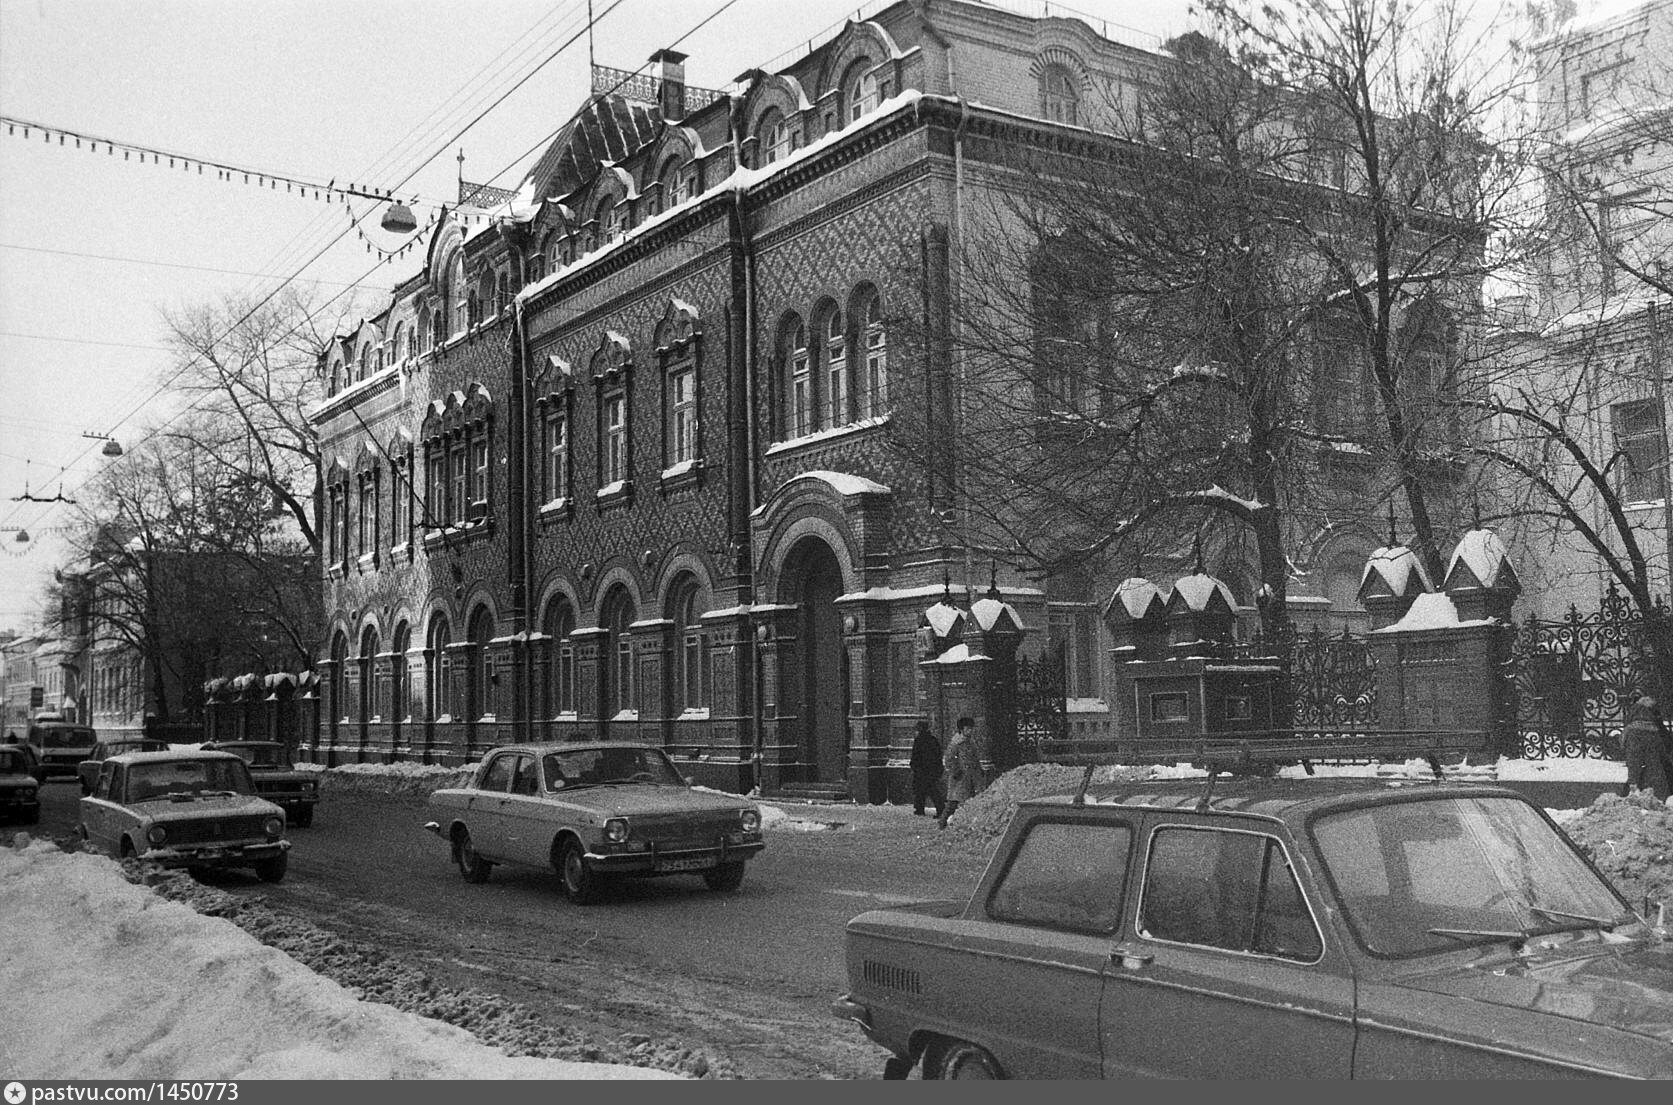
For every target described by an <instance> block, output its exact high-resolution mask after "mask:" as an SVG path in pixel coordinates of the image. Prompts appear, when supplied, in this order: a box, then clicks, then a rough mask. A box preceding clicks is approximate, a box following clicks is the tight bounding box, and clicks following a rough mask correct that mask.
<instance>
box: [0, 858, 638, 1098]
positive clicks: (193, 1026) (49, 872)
mask: <svg viewBox="0 0 1673 1105" xmlns="http://www.w3.org/2000/svg"><path fill="white" fill-rule="evenodd" d="M188 881H189V880H188ZM0 931H3V932H4V933H5V934H6V952H7V954H6V955H5V956H4V957H0V993H7V994H11V995H14V996H15V995H24V994H33V995H37V996H38V997H39V998H40V999H41V1000H34V1001H10V1002H7V1015H6V1020H5V1022H4V1025H3V1026H0V1053H5V1054H7V1055H9V1056H10V1057H11V1068H10V1069H8V1070H7V1071H6V1072H5V1073H6V1075H7V1076H8V1077H15V1078H21V1079H49V1078H51V1079H64V1078H101V1079H110V1078H116V1079H152V1078H168V1079H175V1078H188V1079H215V1080H230V1079H239V1080H242V1079H249V1078H286V1079H296V1078H302V1079H313V1078H332V1079H337V1078H370V1079H393V1078H424V1079H437V1078H447V1079H467V1078H468V1079H485V1078H494V1079H502V1078H531V1079H532V1078H543V1079H592V1078H601V1079H602V1078H660V1077H668V1076H669V1075H668V1074H667V1073H666V1072H664V1071H654V1070H648V1069H644V1068H639V1067H632V1066H616V1065H610V1064H603V1063H587V1062H571V1061H567V1060H559V1059H537V1058H514V1057H512V1056H510V1055H507V1054H506V1053H505V1052H504V1051H501V1050H499V1049H497V1048H493V1047H488V1046H486V1045H484V1044H483V1043H482V1042H481V1041H480V1040H478V1039H477V1038H476V1037H474V1036H472V1035H471V1034H470V1033H468V1032H466V1031H464V1030H463V1029H461V1028H456V1027H454V1026H452V1025H449V1024H444V1023H442V1022H441V1021H439V1020H434V1019H431V1018H427V1017H421V1016H415V1015H413V1014H411V1013H404V1012H401V1011H399V1010H397V1009H394V1008H391V1007H390V1006H388V1005H381V1004H377V1003H375V1002H368V1001H362V1000H359V999H358V998H357V997H355V996H354V994H352V993H350V992H349V991H348V990H346V989H344V988H343V987H342V986H341V985H339V984H337V983H336V982H332V981H330V980H328V979H325V978H322V977H320V976H319V975H317V974H315V973H314V972H313V971H311V970H309V969H308V968H307V967H304V966H303V965H302V964H301V963H298V962H297V961H296V960H295V959H292V958H291V957H290V956H289V955H286V954H285V953H284V952H282V951H279V950H277V949H276V948H271V947H268V946H266V945H265V944H263V943H261V942H260V941H259V940H257V939H256V938H255V937H254V936H252V935H250V934H249V933H246V932H244V931H242V930H241V929H240V928H239V927H238V926H237V925H234V924H231V923H229V922H228V921H226V920H222V919H219V918H214V917H206V916H202V915H200V914H199V913H198V912H197V911H195V910H193V909H191V908H190V907H188V906H186V905H183V904H180V903H176V902H171V901H166V900H164V899H163V898H160V897H158V896H157V895H156V894H154V893H152V892H151V891H150V890H148V889H146V888H144V887H141V886H135V885H132V884H130V883H129V882H128V881H126V880H125V879H124V878H123V877H122V874H121V869H120V868H119V867H117V866H116V865H115V864H113V863H111V862H110V861H109V860H108V859H103V858H100V857H97V856H91V855H83V854H66V853H64V852H61V851H59V850H58V849H57V848H56V847H53V846H52V845H49V844H46V843H44V842H34V843H31V842H29V839H28V837H27V835H26V834H20V835H19V837H18V839H17V843H16V845H15V846H14V848H13V849H11V850H7V851H0ZM47 995H51V997H50V999H47V997H46V996H47ZM229 1011H232V1012H230V1013H229Z"/></svg>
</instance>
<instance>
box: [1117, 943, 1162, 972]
mask: <svg viewBox="0 0 1673 1105" xmlns="http://www.w3.org/2000/svg"><path fill="white" fill-rule="evenodd" d="M1155 958H1156V956H1155V954H1154V953H1153V952H1148V951H1145V950H1144V949H1143V948H1141V947H1139V946H1138V945H1137V944H1117V945H1116V946H1115V947H1113V948H1111V949H1110V962H1111V963H1113V964H1115V965H1116V966H1118V967H1123V968H1125V969H1127V970H1129V971H1136V970H1139V969H1140V968H1141V967H1148V966H1150V964H1151V963H1152V962H1153V961H1154V960H1155Z"/></svg>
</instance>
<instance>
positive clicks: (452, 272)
mask: <svg viewBox="0 0 1673 1105" xmlns="http://www.w3.org/2000/svg"><path fill="white" fill-rule="evenodd" d="M447 274H448V275H447V294H448V303H449V311H448V321H449V324H450V325H449V328H448V334H447V336H448V337H453V336H454V335H456V334H463V333H464V332H465V331H466V330H468V329H469V328H470V322H471V320H470V286H469V285H468V284H466V283H465V252H464V250H459V251H458V252H456V253H455V254H454V255H453V261H452V263H451V264H449V265H448V267H447Z"/></svg>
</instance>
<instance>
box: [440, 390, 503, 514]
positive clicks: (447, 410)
mask: <svg viewBox="0 0 1673 1105" xmlns="http://www.w3.org/2000/svg"><path fill="white" fill-rule="evenodd" d="M423 438H424V441H423V450H424V470H425V482H426V486H425V494H424V505H425V514H426V517H425V519H424V527H425V529H426V530H427V531H430V532H432V533H433V532H434V531H436V530H438V529H440V528H441V527H443V526H460V527H463V526H471V525H476V524H479V523H482V522H485V521H486V520H487V518H488V513H489V511H488V504H489V502H490V498H491V495H492V490H493V488H492V485H491V478H490V475H491V472H490V466H489V458H490V457H491V456H492V455H493V401H492V400H491V399H490V397H489V395H488V392H487V390H486V389H484V388H483V387H482V385H481V384H471V385H470V387H469V388H468V389H466V390H465V391H464V392H454V393H453V394H451V395H449V396H448V397H447V398H446V399H438V400H436V401H435V402H433V403H431V404H430V409H429V411H428V412H427V413H426V414H425V416H424V427H423Z"/></svg>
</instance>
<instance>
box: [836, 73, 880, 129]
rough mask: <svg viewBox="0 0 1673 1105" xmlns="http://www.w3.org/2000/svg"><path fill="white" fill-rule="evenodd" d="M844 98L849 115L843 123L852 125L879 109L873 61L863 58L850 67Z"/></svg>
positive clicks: (844, 84)
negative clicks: (872, 69) (868, 113)
mask: <svg viewBox="0 0 1673 1105" xmlns="http://www.w3.org/2000/svg"><path fill="white" fill-rule="evenodd" d="M843 88H844V95H843V98H844V100H845V101H846V102H847V105H848V113H847V115H846V116H845V117H844V118H843V123H844V124H847V123H852V122H853V121H854V120H856V119H858V118H860V117H861V116H863V115H865V114H866V113H867V112H869V111H871V110H873V109H874V108H876V107H877V103H878V99H877V74H875V73H873V72H872V71H871V61H870V60H869V59H867V58H861V59H860V60H859V61H856V62H855V63H854V64H852V65H850V66H849V67H848V73H847V75H846V76H845V77H844V79H843Z"/></svg>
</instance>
